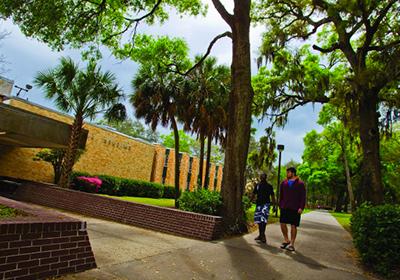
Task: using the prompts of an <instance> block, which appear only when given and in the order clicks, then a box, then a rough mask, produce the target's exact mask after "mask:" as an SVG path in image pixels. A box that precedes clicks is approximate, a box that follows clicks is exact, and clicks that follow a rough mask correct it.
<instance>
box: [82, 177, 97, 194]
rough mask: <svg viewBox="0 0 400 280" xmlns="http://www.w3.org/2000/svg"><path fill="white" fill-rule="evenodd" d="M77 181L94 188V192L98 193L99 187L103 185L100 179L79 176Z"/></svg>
mask: <svg viewBox="0 0 400 280" xmlns="http://www.w3.org/2000/svg"><path fill="white" fill-rule="evenodd" d="M77 179H79V180H81V181H84V182H86V183H89V184H91V185H93V186H95V187H96V192H98V191H99V189H100V187H101V184H102V183H103V181H101V179H99V178H98V177H86V176H80V177H78V178H77Z"/></svg>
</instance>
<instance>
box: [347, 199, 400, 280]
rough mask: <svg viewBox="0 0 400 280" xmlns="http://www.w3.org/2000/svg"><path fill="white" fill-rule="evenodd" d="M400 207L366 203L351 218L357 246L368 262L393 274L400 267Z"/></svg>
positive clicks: (382, 270)
mask: <svg viewBox="0 0 400 280" xmlns="http://www.w3.org/2000/svg"><path fill="white" fill-rule="evenodd" d="M399 226H400V206H399V205H389V204H387V205H381V206H375V207H373V206H371V205H370V204H364V205H363V206H361V207H359V208H358V209H357V211H356V212H355V213H354V214H353V217H352V219H351V230H352V232H353V240H354V244H355V246H356V248H357V249H358V251H359V252H360V256H361V259H362V261H363V263H364V264H366V265H368V266H369V267H371V268H372V269H373V270H374V271H376V272H378V273H380V274H383V275H385V276H390V275H391V274H392V273H394V272H395V271H394V270H395V269H398V268H399V266H400V254H399V251H400V231H399Z"/></svg>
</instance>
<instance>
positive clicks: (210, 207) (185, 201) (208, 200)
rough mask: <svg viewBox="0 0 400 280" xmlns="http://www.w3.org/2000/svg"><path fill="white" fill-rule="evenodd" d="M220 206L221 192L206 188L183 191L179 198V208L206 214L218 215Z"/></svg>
mask: <svg viewBox="0 0 400 280" xmlns="http://www.w3.org/2000/svg"><path fill="white" fill-rule="evenodd" d="M221 206H222V198H221V194H220V193H219V192H216V191H209V190H206V189H200V190H196V191H194V192H184V193H182V195H181V197H180V198H179V209H181V210H184V211H190V212H196V213H201V214H207V215H218V214H219V212H220V210H221Z"/></svg>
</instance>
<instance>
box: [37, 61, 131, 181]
mask: <svg viewBox="0 0 400 280" xmlns="http://www.w3.org/2000/svg"><path fill="white" fill-rule="evenodd" d="M35 84H36V85H37V86H39V87H43V88H44V90H45V93H46V97H47V98H49V99H52V100H54V102H55V105H56V106H57V108H58V109H60V110H61V111H63V112H66V113H71V114H73V115H74V122H73V124H72V128H71V134H70V139H69V143H68V149H67V151H66V153H65V160H64V161H63V165H62V172H61V177H60V180H59V182H58V185H59V186H60V187H64V188H67V187H69V180H70V174H71V172H72V168H73V165H74V162H75V159H76V156H77V151H78V144H79V140H80V137H81V133H82V129H83V124H84V121H85V119H93V118H94V117H95V116H96V115H97V114H99V113H104V115H105V117H106V118H107V119H110V120H122V119H125V117H126V111H125V106H124V105H123V104H121V103H119V101H120V99H121V98H122V97H123V94H122V91H121V89H120V88H119V87H118V85H117V83H116V79H115V76H114V75H113V74H112V73H111V72H108V71H106V72H104V73H103V72H102V71H101V68H100V67H98V66H97V65H96V63H94V62H91V63H89V64H88V66H87V68H86V69H85V70H79V67H78V65H77V64H76V63H74V62H73V61H72V59H71V58H61V60H60V64H59V65H58V66H57V67H56V68H54V69H50V70H48V71H46V72H39V73H38V75H37V76H36V78H35Z"/></svg>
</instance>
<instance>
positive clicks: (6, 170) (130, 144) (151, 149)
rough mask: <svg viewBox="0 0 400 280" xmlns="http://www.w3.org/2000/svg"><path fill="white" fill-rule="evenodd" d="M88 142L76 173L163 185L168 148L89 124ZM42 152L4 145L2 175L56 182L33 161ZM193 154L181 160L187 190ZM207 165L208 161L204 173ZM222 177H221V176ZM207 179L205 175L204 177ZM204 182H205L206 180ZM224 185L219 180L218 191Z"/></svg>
mask: <svg viewBox="0 0 400 280" xmlns="http://www.w3.org/2000/svg"><path fill="white" fill-rule="evenodd" d="M9 102H10V105H12V106H15V107H18V108H21V109H24V110H27V111H30V112H33V113H36V114H39V115H43V116H46V117H48V118H52V119H55V120H58V121H61V122H65V123H68V124H71V123H72V121H73V119H72V117H70V116H68V115H65V114H61V113H59V112H56V111H53V110H50V109H48V108H44V107H41V106H38V105H36V104H32V103H30V102H27V101H24V100H21V99H11V100H9ZM84 128H85V129H87V130H88V132H89V134H88V139H87V143H86V149H85V153H84V154H83V155H82V156H81V158H80V159H79V161H78V162H77V163H76V164H75V167H74V170H76V171H84V172H88V173H90V174H94V175H95V174H98V175H100V174H104V175H111V176H117V177H123V178H129V179H139V180H145V181H152V182H157V183H162V181H163V176H162V175H163V169H164V165H165V154H166V148H165V147H164V146H162V145H160V144H150V143H147V142H145V141H141V140H139V139H135V138H132V137H129V136H126V135H124V134H121V133H118V132H116V131H112V130H109V129H106V128H102V127H99V126H96V125H91V124H85V125H84ZM39 151H40V149H30V148H15V147H10V146H0V176H8V177H14V178H18V179H25V180H32V181H39V182H53V176H54V175H53V169H52V166H51V165H50V164H48V163H45V162H41V161H33V158H34V156H35V154H36V153H37V152H39ZM189 162H190V155H188V154H186V153H183V154H182V159H181V165H180V166H181V167H180V168H181V172H180V185H181V189H182V190H186V188H187V179H188V171H189ZM198 165H199V159H198V158H193V164H192V174H191V178H190V186H189V187H190V189H191V190H193V189H194V188H196V186H197V177H198V171H199V168H198ZM205 166H206V163H205V162H204V172H205ZM174 172H175V152H174V150H173V149H170V154H169V157H168V164H167V176H166V178H165V184H167V185H174V176H175V173H174ZM214 172H215V165H214V164H213V165H212V167H211V174H210V175H211V176H210V188H211V189H213V185H214V177H213V176H214ZM220 173H221V172H220ZM219 175H220V174H219ZM203 176H204V175H203ZM203 182H204V180H203ZM220 184H221V182H220V181H218V187H217V189H220Z"/></svg>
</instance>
